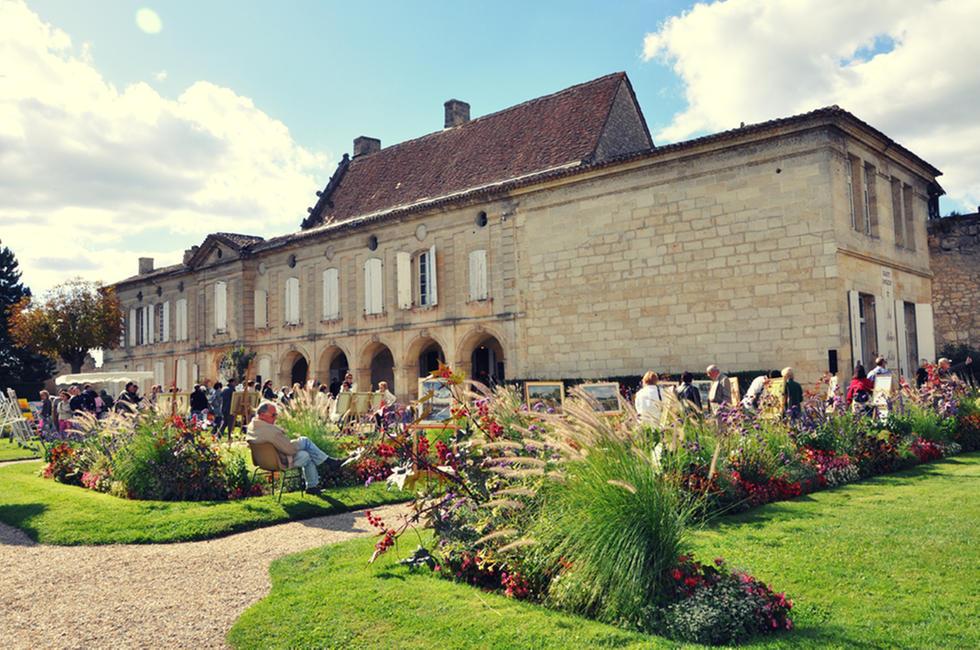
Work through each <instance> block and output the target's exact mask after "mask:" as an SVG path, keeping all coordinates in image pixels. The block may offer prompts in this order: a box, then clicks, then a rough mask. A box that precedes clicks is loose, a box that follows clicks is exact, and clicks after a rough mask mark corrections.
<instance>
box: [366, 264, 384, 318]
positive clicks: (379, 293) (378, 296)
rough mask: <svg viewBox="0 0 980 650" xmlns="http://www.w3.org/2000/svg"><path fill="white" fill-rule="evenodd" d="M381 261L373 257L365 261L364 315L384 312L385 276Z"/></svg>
mask: <svg viewBox="0 0 980 650" xmlns="http://www.w3.org/2000/svg"><path fill="white" fill-rule="evenodd" d="M382 269H383V266H382V264H381V260H380V259H378V258H377V257H372V258H370V259H367V260H365V261H364V313H365V314H380V313H382V312H383V311H384V276H383V275H382Z"/></svg>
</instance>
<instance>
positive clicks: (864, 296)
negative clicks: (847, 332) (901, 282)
mask: <svg viewBox="0 0 980 650" xmlns="http://www.w3.org/2000/svg"><path fill="white" fill-rule="evenodd" d="M858 309H859V311H858V316H859V317H860V319H861V350H862V352H863V354H862V356H861V359H860V360H862V361H864V367H865V368H868V369H870V368H871V367H872V366H873V365H874V364H873V363H872V362H873V361H874V358H875V356H877V350H878V323H877V318H876V316H877V314H876V313H875V297H874V296H873V295H871V294H870V293H859V294H858Z"/></svg>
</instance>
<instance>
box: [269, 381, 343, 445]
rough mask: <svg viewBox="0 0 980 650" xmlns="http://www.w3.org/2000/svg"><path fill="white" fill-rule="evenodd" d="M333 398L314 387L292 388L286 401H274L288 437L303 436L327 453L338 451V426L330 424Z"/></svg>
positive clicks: (279, 421) (278, 421) (278, 422)
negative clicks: (296, 389)
mask: <svg viewBox="0 0 980 650" xmlns="http://www.w3.org/2000/svg"><path fill="white" fill-rule="evenodd" d="M333 406H334V400H333V398H331V397H330V396H329V395H326V394H324V393H321V392H319V391H315V390H307V389H300V390H298V391H295V393H294V394H293V397H292V399H290V400H289V402H288V403H286V404H280V405H278V407H279V408H278V413H279V417H278V419H277V421H276V424H278V425H279V426H281V427H282V428H283V430H285V431H286V434H287V435H288V436H289V437H290V438H299V437H306V438H309V439H310V440H311V441H312V442H313V444H315V445H316V446H317V447H318V448H320V449H321V450H322V451H323V452H324V453H326V454H328V455H330V456H338V455H340V454H341V450H340V442H339V440H338V439H337V436H338V435H339V430H338V429H337V427H335V426H333V425H332V424H330V422H331V415H332V412H333Z"/></svg>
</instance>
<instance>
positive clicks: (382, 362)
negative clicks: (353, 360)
mask: <svg viewBox="0 0 980 650" xmlns="http://www.w3.org/2000/svg"><path fill="white" fill-rule="evenodd" d="M357 365H358V368H357V371H356V372H355V373H354V378H355V380H356V381H357V390H358V392H368V391H370V390H374V389H375V388H376V387H377V384H378V382H380V381H386V382H388V390H390V391H391V392H393V393H396V386H395V369H396V366H395V353H394V352H393V351H392V349H391V346H389V345H387V344H385V343H382V342H381V341H380V340H379V341H371V342H369V343H368V344H367V345H365V346H364V348H363V349H362V350H361V353H360V355H359V356H358V360H357ZM396 394H397V393H396Z"/></svg>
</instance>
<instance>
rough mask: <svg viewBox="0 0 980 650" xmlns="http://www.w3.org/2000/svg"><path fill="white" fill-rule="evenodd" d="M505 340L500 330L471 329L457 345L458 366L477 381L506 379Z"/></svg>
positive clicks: (486, 328) (500, 380)
mask: <svg viewBox="0 0 980 650" xmlns="http://www.w3.org/2000/svg"><path fill="white" fill-rule="evenodd" d="M505 341H506V339H505V338H504V337H503V336H502V335H501V334H500V332H498V331H496V330H494V329H492V328H488V327H477V328H474V329H472V330H470V331H469V332H467V333H466V334H465V335H464V336H463V338H461V339H460V341H459V344H458V345H457V346H456V366H457V367H458V368H459V369H461V370H463V371H464V372H465V373H466V375H467V376H468V377H470V378H472V379H475V380H477V381H483V382H486V381H487V380H488V379H489V380H492V382H495V383H500V382H502V381H504V380H505V379H506V378H507V376H506V357H507V347H506V345H505Z"/></svg>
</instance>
